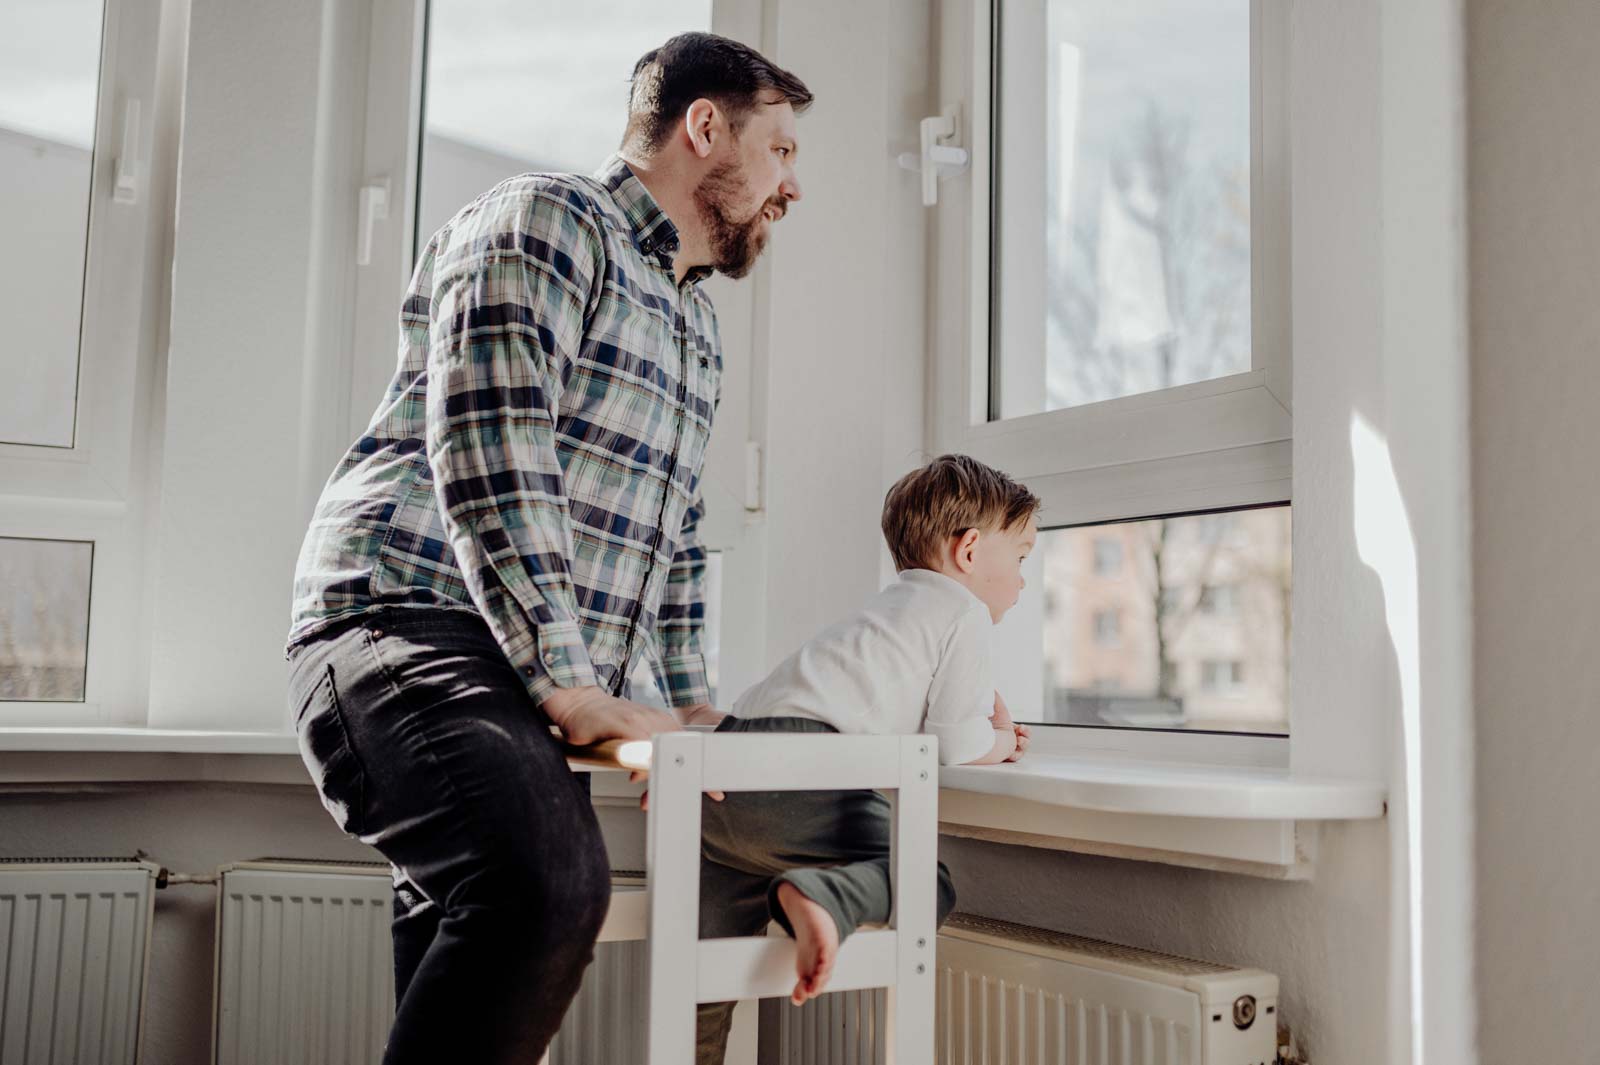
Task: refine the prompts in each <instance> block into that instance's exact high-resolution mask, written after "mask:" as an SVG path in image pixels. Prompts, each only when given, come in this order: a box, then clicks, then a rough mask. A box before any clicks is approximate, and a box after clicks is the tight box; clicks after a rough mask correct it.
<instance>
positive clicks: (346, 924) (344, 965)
mask: <svg viewBox="0 0 1600 1065" xmlns="http://www.w3.org/2000/svg"><path fill="white" fill-rule="evenodd" d="M390 898H391V895H390V887H389V879H388V877H387V876H381V875H360V874H354V875H328V874H321V873H317V872H315V871H313V870H309V869H308V870H307V871H304V872H291V871H287V870H258V869H236V870H230V871H229V872H227V873H226V875H225V876H224V878H223V885H222V909H221V914H220V916H219V932H220V936H219V942H218V957H219V961H218V981H217V994H218V999H217V1046H216V1062H217V1065H273V1063H277V1062H288V1061H292V1062H296V1063H297V1065H358V1063H359V1065H366V1063H370V1062H376V1061H378V1059H379V1058H381V1057H382V1055H383V1044H384V1040H385V1039H386V1037H387V1036H388V1029H389V1023H390V1020H391V1019H392V1018H393V1016H394V964H393V961H392V958H393V953H392V946H391V944H390V940H389V919H390Z"/></svg>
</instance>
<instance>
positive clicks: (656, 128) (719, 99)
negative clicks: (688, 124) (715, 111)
mask: <svg viewBox="0 0 1600 1065" xmlns="http://www.w3.org/2000/svg"><path fill="white" fill-rule="evenodd" d="M631 84H632V88H631V89H630V90H629V93H628V128H627V131H626V132H624V133H623V135H622V147H623V149H624V150H625V151H634V152H638V153H639V154H641V155H644V156H649V155H653V154H654V153H655V152H656V151H657V150H658V149H659V148H660V147H661V146H662V145H663V144H665V143H666V141H667V138H668V137H669V136H671V135H672V130H673V128H674V127H675V126H676V125H677V124H678V123H680V122H682V121H683V115H684V112H685V111H687V110H688V109H689V105H690V104H692V103H694V102H695V101H696V100H698V99H700V98H701V97H704V98H705V99H707V100H710V101H711V102H712V103H714V104H716V105H717V106H718V107H719V108H721V109H722V113H723V114H724V115H726V116H727V117H728V126H729V128H730V129H731V130H732V132H733V134H734V136H738V135H739V132H740V131H741V130H742V129H743V128H744V124H745V122H746V120H747V119H749V117H750V113H751V112H752V111H754V110H755V109H756V108H757V107H758V106H760V105H761V104H763V103H767V102H771V103H781V102H782V100H787V101H788V102H789V103H790V104H792V105H793V106H794V109H795V110H796V111H804V110H805V109H806V108H807V107H810V106H811V101H812V99H813V97H812V95H811V90H810V89H808V88H806V85H805V82H803V81H801V80H800V79H799V78H797V77H795V76H794V75H793V74H791V73H789V72H788V71H787V70H784V69H783V68H782V67H780V66H778V65H776V64H775V63H772V62H771V61H769V60H768V59H767V57H766V56H764V55H762V54H761V53H760V52H758V51H756V50H755V49H754V48H751V47H749V46H748V45H743V44H740V43H739V42H738V41H733V40H729V39H728V38H726V37H718V36H717V35H716V34H714V33H680V34H679V35H678V36H676V37H674V38H672V39H671V40H670V41H668V42H667V43H666V44H664V45H662V46H661V47H660V48H652V49H651V50H650V51H648V52H646V53H645V54H644V55H642V56H640V57H639V61H638V62H637V63H635V64H634V65H633V79H632V82H631ZM769 93H776V94H778V95H779V96H780V97H782V100H766V99H763V96H764V95H766V94H769Z"/></svg>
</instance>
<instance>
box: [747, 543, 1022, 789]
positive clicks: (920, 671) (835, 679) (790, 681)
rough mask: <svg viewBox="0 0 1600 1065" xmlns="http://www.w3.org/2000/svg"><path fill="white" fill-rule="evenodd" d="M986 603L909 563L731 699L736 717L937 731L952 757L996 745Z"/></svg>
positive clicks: (946, 756) (957, 760)
mask: <svg viewBox="0 0 1600 1065" xmlns="http://www.w3.org/2000/svg"><path fill="white" fill-rule="evenodd" d="M992 624H993V623H992V622H991V620H990V618H989V608H988V607H986V606H985V605H984V604H983V601H982V600H981V599H979V598H978V597H977V596H976V595H973V594H972V592H970V591H968V590H967V588H966V587H965V586H963V585H962V584H961V583H959V582H958V581H955V580H952V579H951V578H949V577H946V576H945V575H944V574H942V573H935V572H933V571H932V570H924V569H911V570H905V571H904V572H902V573H900V574H899V576H898V577H896V579H895V580H894V582H893V583H892V584H890V585H889V586H888V587H886V588H884V589H883V591H881V592H879V593H878V594H877V595H876V596H874V597H873V598H872V600H871V601H870V602H868V603H867V605H866V606H864V607H862V608H861V609H860V610H859V611H857V612H856V613H854V614H852V615H850V616H849V617H847V618H845V619H844V620H842V621H839V622H836V623H834V624H832V625H829V626H828V627H827V628H825V629H823V630H822V631H821V632H819V633H818V634H817V635H816V636H814V637H812V639H810V640H809V641H807V642H806V644H805V646H803V647H801V648H800V650H798V651H796V652H795V653H794V654H792V655H790V656H789V657H788V658H786V659H784V661H783V662H781V663H780V664H779V665H778V668H776V669H774V670H773V671H772V672H771V673H770V674H768V675H767V678H766V679H765V680H763V681H761V682H759V683H758V684H756V685H755V686H754V687H752V688H750V689H749V690H748V691H746V692H745V693H744V694H743V695H741V696H739V699H738V701H737V702H735V703H734V704H733V710H732V713H733V715H734V716H735V717H740V718H768V717H803V718H810V719H812V720H814V721H822V722H825V723H826V724H829V725H832V726H833V727H834V728H836V729H838V730H839V731H840V732H844V733H856V734H859V733H867V734H871V735H904V734H906V733H912V732H927V733H931V734H932V735H935V736H938V737H939V761H940V763H941V764H943V765H959V764H961V763H963V762H970V761H972V760H973V759H975V758H981V757H983V756H984V755H985V754H987V753H989V750H990V749H991V748H992V747H993V746H994V723H993V722H992V721H991V720H990V719H991V718H992V717H993V716H994V684H993V679H992V676H991V667H990V662H989V630H990V629H991V628H992Z"/></svg>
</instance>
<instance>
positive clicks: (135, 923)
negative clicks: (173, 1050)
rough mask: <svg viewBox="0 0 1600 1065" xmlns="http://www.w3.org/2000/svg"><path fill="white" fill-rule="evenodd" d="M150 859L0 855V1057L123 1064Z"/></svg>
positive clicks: (139, 985) (134, 1011)
mask: <svg viewBox="0 0 1600 1065" xmlns="http://www.w3.org/2000/svg"><path fill="white" fill-rule="evenodd" d="M158 872H159V868H158V867H157V866H156V865H153V864H152V863H150V862H144V861H132V860H119V859H85V860H81V861H78V860H59V859H42V860H39V861H27V862H23V861H13V862H0V989H3V997H0V1062H4V1063H5V1065H35V1063H39V1065H44V1063H47V1062H48V1063H51V1065H54V1063H56V1062H84V1063H89V1062H94V1063H97V1065H99V1063H104V1065H132V1063H133V1062H134V1061H135V1060H136V1059H137V1057H138V1046H139V1021H140V1014H141V1012H142V1008H143V1004H144V988H145V978H146V972H147V968H148V965H147V962H148V958H149V946H150V923H151V912H152V908H153V906H154V897H155V890H154V888H155V878H156V874H157V873H158Z"/></svg>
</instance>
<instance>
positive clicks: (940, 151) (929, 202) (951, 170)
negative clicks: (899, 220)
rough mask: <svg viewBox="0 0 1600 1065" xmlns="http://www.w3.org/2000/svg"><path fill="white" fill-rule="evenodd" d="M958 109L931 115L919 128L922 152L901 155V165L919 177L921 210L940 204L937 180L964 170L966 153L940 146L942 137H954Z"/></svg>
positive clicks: (951, 108)
mask: <svg viewBox="0 0 1600 1065" xmlns="http://www.w3.org/2000/svg"><path fill="white" fill-rule="evenodd" d="M960 113H961V112H960V109H959V108H955V107H947V108H945V111H944V114H942V115H931V116H929V117H927V118H925V119H923V120H922V122H921V123H920V124H919V127H920V128H919V132H920V134H921V138H922V151H921V152H920V153H919V154H917V155H913V154H911V153H910V152H902V153H901V155H900V165H901V166H902V167H904V168H905V169H907V170H914V171H916V172H918V173H920V174H921V175H922V206H924V207H932V206H933V205H934V204H936V203H938V202H939V179H940V178H941V177H943V176H945V175H946V174H959V173H961V171H963V170H965V169H966V168H967V150H966V149H965V148H957V147H955V146H953V145H948V144H940V143H939V139H940V138H941V137H954V136H955V135H956V119H957V117H958V116H959V115H960Z"/></svg>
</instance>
